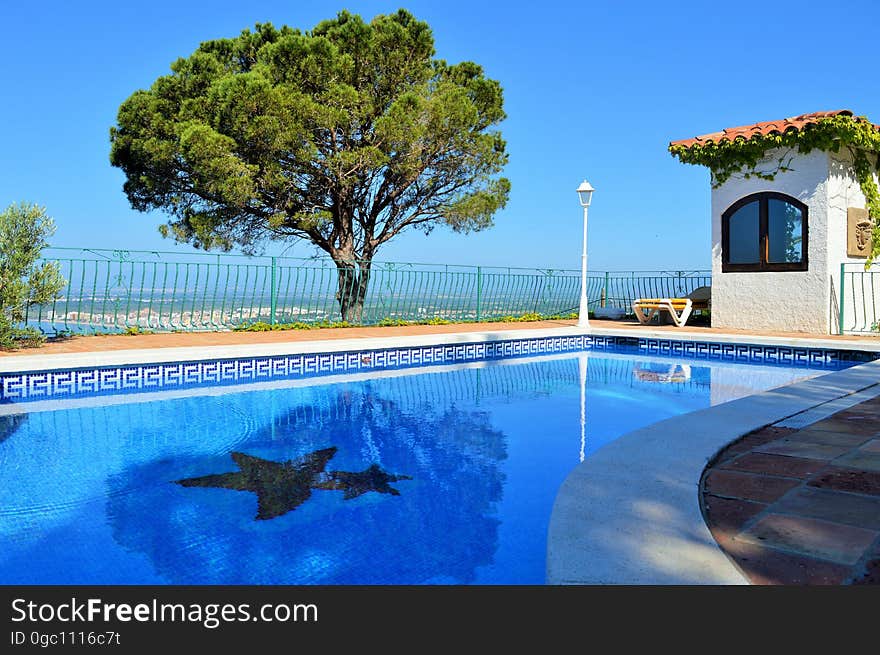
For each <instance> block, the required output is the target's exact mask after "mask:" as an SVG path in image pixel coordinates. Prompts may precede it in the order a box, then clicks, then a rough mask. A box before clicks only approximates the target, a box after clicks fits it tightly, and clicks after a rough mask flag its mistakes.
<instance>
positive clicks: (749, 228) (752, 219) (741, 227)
mask: <svg viewBox="0 0 880 655" xmlns="http://www.w3.org/2000/svg"><path fill="white" fill-rule="evenodd" d="M759 209H760V204H759V202H758V201H755V202H750V203H749V204H747V205H743V206H742V207H740V208H739V209H737V210H736V212H734V213H733V214H732V215H731V217H730V220H729V225H730V241H729V246H730V248H729V252H728V258H727V261H728V262H730V263H731V264H758V263H760V261H761V253H760V247H759V246H760V242H761V239H760V235H759V229H760V224H759Z"/></svg>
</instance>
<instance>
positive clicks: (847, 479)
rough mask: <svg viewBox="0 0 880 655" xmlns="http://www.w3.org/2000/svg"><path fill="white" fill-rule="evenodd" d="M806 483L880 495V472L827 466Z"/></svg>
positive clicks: (812, 485) (824, 487) (823, 487)
mask: <svg viewBox="0 0 880 655" xmlns="http://www.w3.org/2000/svg"><path fill="white" fill-rule="evenodd" d="M807 484H808V485H809V486H811V487H819V488H821V489H835V490H837V491H850V492H853V493H860V494H870V495H872V496H880V473H877V472H875V471H859V470H857V469H848V468H842V467H839V466H829V467H827V468H825V469H823V470H822V471H820V472H819V473H817V474H816V475H815V476H814V477H813V478H812V479H810V481H809V482H807Z"/></svg>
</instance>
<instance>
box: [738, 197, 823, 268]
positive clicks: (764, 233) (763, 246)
mask: <svg viewBox="0 0 880 655" xmlns="http://www.w3.org/2000/svg"><path fill="white" fill-rule="evenodd" d="M769 200H781V201H783V202H785V203H788V204H789V205H793V206H794V207H797V208H798V209H800V210H801V255H802V256H801V261H799V262H769V261H767V259H768V255H769V252H770V240H769V235H770V220H769V210H768V207H769V202H768V201H769ZM753 202H757V203H758V252H759V254H760V257H761V260H760V261H759V262H754V263H747V264H732V263H730V261H729V257H730V217H731V216H733V215H734V214H735V213H736V212H737V211H738V210H739V209H741V208H742V207H744V206H745V205H748V204H751V203H753ZM808 244H809V210H808V208H807V206H806V205H805V204H804V203H802V202H801V201H800V200H798V199H797V198H792V197H791V196H788V195H786V194H784V193H778V192H776V191H762V192H760V193H753V194H751V195H749V196H746V197H744V198H740V199H739V200H737V201H736V202H735V203H733V204H732V205H731V206H730V207H728V208H727V209H725V210H724V213H723V214H721V272H722V273H761V272H764V271H806V270H807V269H808V268H809V259H808V247H807V246H808Z"/></svg>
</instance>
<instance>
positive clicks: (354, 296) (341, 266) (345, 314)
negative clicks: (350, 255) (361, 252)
mask: <svg viewBox="0 0 880 655" xmlns="http://www.w3.org/2000/svg"><path fill="white" fill-rule="evenodd" d="M335 262H336V270H337V273H338V275H339V282H338V290H337V291H336V300H337V301H339V310H340V312H341V313H342V320H343V321H346V322H348V323H356V324H360V323H362V322H363V319H364V298H366V296H367V285H368V284H369V282H370V264H371V262H370V261H361V262H354V261H352V260H347V261H343V260H335Z"/></svg>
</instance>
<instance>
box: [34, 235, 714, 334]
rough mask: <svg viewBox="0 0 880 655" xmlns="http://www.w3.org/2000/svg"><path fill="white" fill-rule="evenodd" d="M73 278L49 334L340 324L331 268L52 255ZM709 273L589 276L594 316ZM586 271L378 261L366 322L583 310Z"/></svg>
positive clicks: (52, 315) (48, 310)
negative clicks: (606, 308) (602, 309)
mask: <svg viewBox="0 0 880 655" xmlns="http://www.w3.org/2000/svg"><path fill="white" fill-rule="evenodd" d="M43 256H44V259H46V260H50V261H56V262H58V263H59V265H60V267H61V272H62V275H63V276H64V278H65V279H66V280H67V285H66V287H65V289H64V290H63V291H62V294H61V296H60V297H59V298H58V299H57V300H56V301H55V302H54V303H52V304H50V305H35V306H33V307H30V308H29V311H28V323H29V324H30V325H33V326H35V327H38V328H39V329H40V330H42V331H43V332H45V333H53V332H61V331H71V332H119V331H125V330H127V329H130V328H138V329H141V330H154V331H171V330H186V331H195V330H224V329H230V328H233V327H236V326H240V325H242V324H248V323H254V322H258V321H262V322H266V323H270V324H275V323H292V322H302V323H310V324H313V323H321V322H337V321H341V320H342V316H341V314H340V309H339V302H338V300H337V297H336V296H337V290H338V273H337V269H336V266H335V264H334V263H333V262H332V261H331V260H329V259H318V258H315V259H296V258H288V257H245V256H241V255H212V254H207V253H205V254H202V253H188V254H181V253H174V252H163V251H137V250H105V249H97V248H88V249H86V248H82V249H80V248H48V249H46V250H45V251H44V253H43ZM709 280H710V276H709V273H708V272H706V271H673V272H627V273H611V272H609V273H596V272H593V273H590V275H589V276H588V290H587V295H588V297H589V299H590V305H591V307H594V306H598V305H607V306H614V307H624V308H627V309H628V308H629V307H630V305H631V303H632V300H633V299H634V298H638V297H645V296H652V297H653V296H680V295H684V294H686V293H688V292H690V291H691V290H693V289H694V288H696V287H697V286H701V285H703V284H709ZM579 297H580V272H579V271H574V270H553V269H529V268H515V267H488V266H456V265H447V264H440V265H434V264H414V263H400V262H373V263H372V266H371V274H370V282H369V287H368V290H367V294H366V297H365V300H364V308H363V313H362V315H361V317H360V320H359V323H360V324H362V325H374V324H377V323H382V322H388V321H429V320H431V319H442V320H446V321H451V322H458V321H485V320H498V319H500V318H502V317H505V316H521V315H523V314H539V315H541V316H555V315H565V314H569V313H571V312H575V311H577V306H578V300H579Z"/></svg>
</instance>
